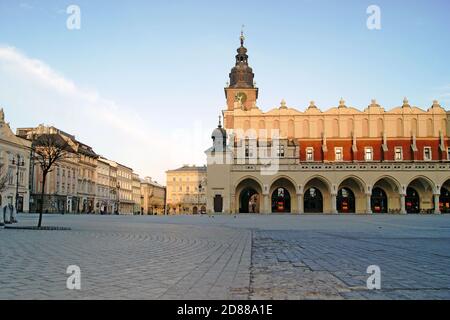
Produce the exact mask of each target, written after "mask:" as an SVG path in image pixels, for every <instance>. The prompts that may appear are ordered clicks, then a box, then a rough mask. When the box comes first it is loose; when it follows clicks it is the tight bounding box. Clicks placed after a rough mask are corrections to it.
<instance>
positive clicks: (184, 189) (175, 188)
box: [166, 165, 207, 214]
mask: <svg viewBox="0 0 450 320" xmlns="http://www.w3.org/2000/svg"><path fill="white" fill-rule="evenodd" d="M166 176H167V200H166V210H167V213H168V214H199V213H206V187H207V180H206V166H202V167H198V166H188V165H184V166H183V167H181V168H178V169H175V170H169V171H167V172H166Z"/></svg>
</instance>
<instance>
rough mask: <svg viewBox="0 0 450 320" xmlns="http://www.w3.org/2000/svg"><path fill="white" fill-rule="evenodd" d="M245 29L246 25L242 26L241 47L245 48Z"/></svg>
mask: <svg viewBox="0 0 450 320" xmlns="http://www.w3.org/2000/svg"><path fill="white" fill-rule="evenodd" d="M244 28H245V25H242V28H241V47H243V46H244V40H245V37H244Z"/></svg>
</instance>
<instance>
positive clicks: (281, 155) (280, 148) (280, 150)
mask: <svg viewBox="0 0 450 320" xmlns="http://www.w3.org/2000/svg"><path fill="white" fill-rule="evenodd" d="M277 157H278V158H284V146H283V145H279V146H278V150H277Z"/></svg>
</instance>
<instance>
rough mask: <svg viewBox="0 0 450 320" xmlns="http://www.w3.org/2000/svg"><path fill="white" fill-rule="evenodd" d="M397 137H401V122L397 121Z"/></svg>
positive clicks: (400, 120)
mask: <svg viewBox="0 0 450 320" xmlns="http://www.w3.org/2000/svg"><path fill="white" fill-rule="evenodd" d="M397 137H403V120H402V119H400V118H399V119H397Z"/></svg>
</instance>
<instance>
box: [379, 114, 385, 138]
mask: <svg viewBox="0 0 450 320" xmlns="http://www.w3.org/2000/svg"><path fill="white" fill-rule="evenodd" d="M383 132H384V123H383V119H382V118H379V119H378V121H377V135H379V136H382V135H383Z"/></svg>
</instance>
